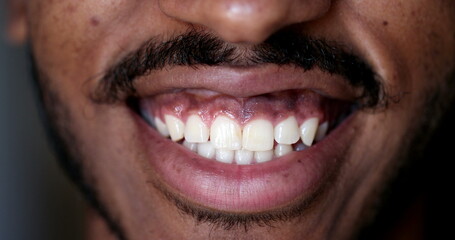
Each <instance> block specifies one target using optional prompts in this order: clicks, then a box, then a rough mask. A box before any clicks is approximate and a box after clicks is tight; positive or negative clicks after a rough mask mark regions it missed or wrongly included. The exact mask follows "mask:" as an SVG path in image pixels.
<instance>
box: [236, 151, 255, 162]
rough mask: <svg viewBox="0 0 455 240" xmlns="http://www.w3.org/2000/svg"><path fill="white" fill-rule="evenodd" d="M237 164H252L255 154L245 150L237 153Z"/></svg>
mask: <svg viewBox="0 0 455 240" xmlns="http://www.w3.org/2000/svg"><path fill="white" fill-rule="evenodd" d="M235 162H236V163H237V164H239V165H246V164H251V163H252V162H253V152H252V151H248V150H245V149H242V150H237V151H235Z"/></svg>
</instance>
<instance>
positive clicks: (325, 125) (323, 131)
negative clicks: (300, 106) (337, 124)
mask: <svg viewBox="0 0 455 240" xmlns="http://www.w3.org/2000/svg"><path fill="white" fill-rule="evenodd" d="M328 129H329V122H324V123H323V124H321V125H319V127H318V131H317V132H316V137H315V138H314V139H315V140H316V141H321V140H322V139H324V138H325V135H326V134H327V130H328Z"/></svg>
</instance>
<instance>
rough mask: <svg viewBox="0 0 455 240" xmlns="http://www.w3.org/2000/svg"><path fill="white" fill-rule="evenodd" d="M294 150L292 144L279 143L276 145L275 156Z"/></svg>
mask: <svg viewBox="0 0 455 240" xmlns="http://www.w3.org/2000/svg"><path fill="white" fill-rule="evenodd" d="M290 152H292V145H289V144H278V145H276V146H275V156H277V157H281V156H284V155H286V154H288V153H290Z"/></svg>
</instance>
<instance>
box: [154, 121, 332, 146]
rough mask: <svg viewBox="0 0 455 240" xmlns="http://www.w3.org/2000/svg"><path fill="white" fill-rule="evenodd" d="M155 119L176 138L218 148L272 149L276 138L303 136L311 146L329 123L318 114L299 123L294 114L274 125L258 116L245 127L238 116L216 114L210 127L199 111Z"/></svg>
mask: <svg viewBox="0 0 455 240" xmlns="http://www.w3.org/2000/svg"><path fill="white" fill-rule="evenodd" d="M154 122H155V126H156V128H157V130H158V132H159V133H160V134H161V135H163V136H166V137H168V136H170V137H171V139H172V140H173V141H179V140H182V139H183V138H185V141H186V142H187V143H206V142H208V141H209V140H210V142H211V144H213V146H214V147H215V148H216V149H224V150H248V151H269V150H272V149H273V148H274V141H276V142H277V143H278V144H280V145H283V146H284V145H291V144H295V143H297V142H298V141H299V140H300V139H302V142H303V144H305V145H306V146H311V145H312V143H313V141H314V139H316V140H321V139H322V138H323V137H324V136H325V134H326V132H327V127H328V123H327V122H325V123H323V124H321V126H319V119H318V118H309V119H307V120H305V121H304V122H303V123H302V124H301V125H300V126H298V123H297V120H296V118H295V117H294V116H290V117H288V118H287V119H285V120H283V121H281V122H280V123H278V124H277V125H276V126H275V127H273V125H272V123H271V122H270V121H268V120H265V119H255V120H252V121H250V122H248V123H247V124H246V125H245V126H244V127H243V129H242V128H241V127H240V125H239V124H238V123H237V122H236V121H235V120H233V119H231V118H229V117H227V116H222V115H221V116H218V117H217V118H215V120H214V121H213V123H212V125H211V126H210V128H209V127H207V125H206V124H205V123H204V122H203V121H202V119H201V117H200V116H199V115H197V114H193V115H190V116H189V117H188V119H187V121H186V123H184V122H183V121H182V120H180V119H179V118H177V117H175V116H173V115H165V116H164V123H163V121H161V119H159V118H155V119H154Z"/></svg>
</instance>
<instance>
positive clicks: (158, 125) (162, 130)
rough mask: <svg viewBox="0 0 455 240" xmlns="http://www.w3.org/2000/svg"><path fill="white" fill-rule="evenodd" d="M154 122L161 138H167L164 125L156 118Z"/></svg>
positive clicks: (167, 134)
mask: <svg viewBox="0 0 455 240" xmlns="http://www.w3.org/2000/svg"><path fill="white" fill-rule="evenodd" d="M154 122H155V127H156V130H158V132H159V133H160V134H161V135H162V136H163V137H169V131H168V130H167V127H166V124H165V123H164V122H163V121H161V119H159V118H157V117H156V118H155V120H154Z"/></svg>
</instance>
